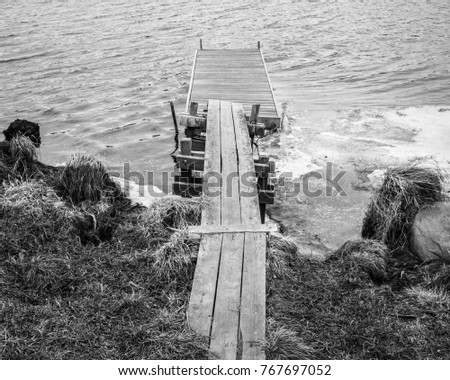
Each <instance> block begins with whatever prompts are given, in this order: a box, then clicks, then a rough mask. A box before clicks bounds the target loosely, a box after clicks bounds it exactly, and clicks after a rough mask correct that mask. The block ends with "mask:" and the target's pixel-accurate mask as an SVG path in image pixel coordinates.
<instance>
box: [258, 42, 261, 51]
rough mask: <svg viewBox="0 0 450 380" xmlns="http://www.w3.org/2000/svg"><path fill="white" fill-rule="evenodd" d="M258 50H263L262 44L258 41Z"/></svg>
mask: <svg viewBox="0 0 450 380" xmlns="http://www.w3.org/2000/svg"><path fill="white" fill-rule="evenodd" d="M258 50H261V42H259V41H258Z"/></svg>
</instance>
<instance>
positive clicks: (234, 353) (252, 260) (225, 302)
mask: <svg viewBox="0 0 450 380" xmlns="http://www.w3.org/2000/svg"><path fill="white" fill-rule="evenodd" d="M186 108H187V109H186V113H185V114H182V115H181V118H180V124H181V125H183V126H185V127H186V129H185V135H186V138H184V139H182V140H181V141H180V149H179V152H178V153H177V154H176V155H175V157H176V162H177V164H176V168H175V171H176V173H175V182H174V184H173V192H174V193H175V194H180V195H183V196H196V195H200V194H202V193H203V196H204V197H205V198H206V199H207V203H208V205H207V207H206V208H205V209H204V210H203V212H202V217H201V225H200V226H192V227H191V228H190V230H191V232H192V233H196V234H200V235H201V242H200V249H199V253H198V258H197V266H196V271H195V276H194V282H193V285H192V290H191V297H190V302H189V308H188V315H187V316H188V322H189V326H190V327H191V328H192V329H193V330H194V331H195V332H197V333H198V334H201V335H204V336H208V337H209V338H210V351H211V356H212V358H216V359H264V357H265V355H264V349H263V346H264V340H265V324H266V311H265V302H266V298H265V297H266V287H265V284H266V272H265V268H266V236H267V233H268V228H267V226H265V225H264V215H265V204H267V203H273V199H274V188H273V186H272V184H271V182H270V177H271V176H272V175H274V171H275V164H274V162H272V161H271V160H269V157H268V156H265V155H259V154H256V152H255V151H254V149H253V139H254V138H255V136H259V137H262V136H264V135H266V134H267V133H268V130H272V129H273V128H276V127H277V126H278V125H279V118H278V114H277V111H276V106H275V101H274V98H273V94H272V90H271V87H270V82H269V81H268V75H267V70H266V68H265V64H264V60H263V58H262V55H261V53H260V50H259V49H258V50H202V49H201V50H199V51H197V53H196V58H195V62H194V69H193V73H192V79H191V85H190V89H189V95H188V103H187V107H186Z"/></svg>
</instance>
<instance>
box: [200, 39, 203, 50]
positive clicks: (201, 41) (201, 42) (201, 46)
mask: <svg viewBox="0 0 450 380" xmlns="http://www.w3.org/2000/svg"><path fill="white" fill-rule="evenodd" d="M200 50H203V40H202V39H201V38H200Z"/></svg>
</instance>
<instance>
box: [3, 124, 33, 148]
mask: <svg viewBox="0 0 450 380" xmlns="http://www.w3.org/2000/svg"><path fill="white" fill-rule="evenodd" d="M3 134H4V135H5V139H6V141H10V140H11V139H12V138H13V137H14V136H17V135H21V134H22V135H24V136H26V137H28V138H29V139H30V140H31V142H32V143H33V144H34V146H36V147H38V148H39V146H40V145H41V134H40V131H39V124H37V123H33V122H32V121H28V120H22V119H16V120H14V121H13V122H12V123H11V124H10V125H9V127H8V128H6V129H5V130H4V131H3Z"/></svg>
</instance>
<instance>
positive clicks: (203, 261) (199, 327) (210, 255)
mask: <svg viewBox="0 0 450 380" xmlns="http://www.w3.org/2000/svg"><path fill="white" fill-rule="evenodd" d="M222 236H223V235H222V234H216V235H207V236H204V237H203V238H202V239H201V241H200V248H199V251H198V258H197V268H196V271H195V276H194V281H193V283H192V290H191V297H190V300H189V307H188V311H187V316H188V323H189V326H190V328H191V329H192V330H194V331H195V332H196V333H197V334H199V335H203V336H209V334H210V331H211V323H212V318H213V310H214V301H215V295H216V284H217V276H218V272H219V263H220V252H221V247H222Z"/></svg>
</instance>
